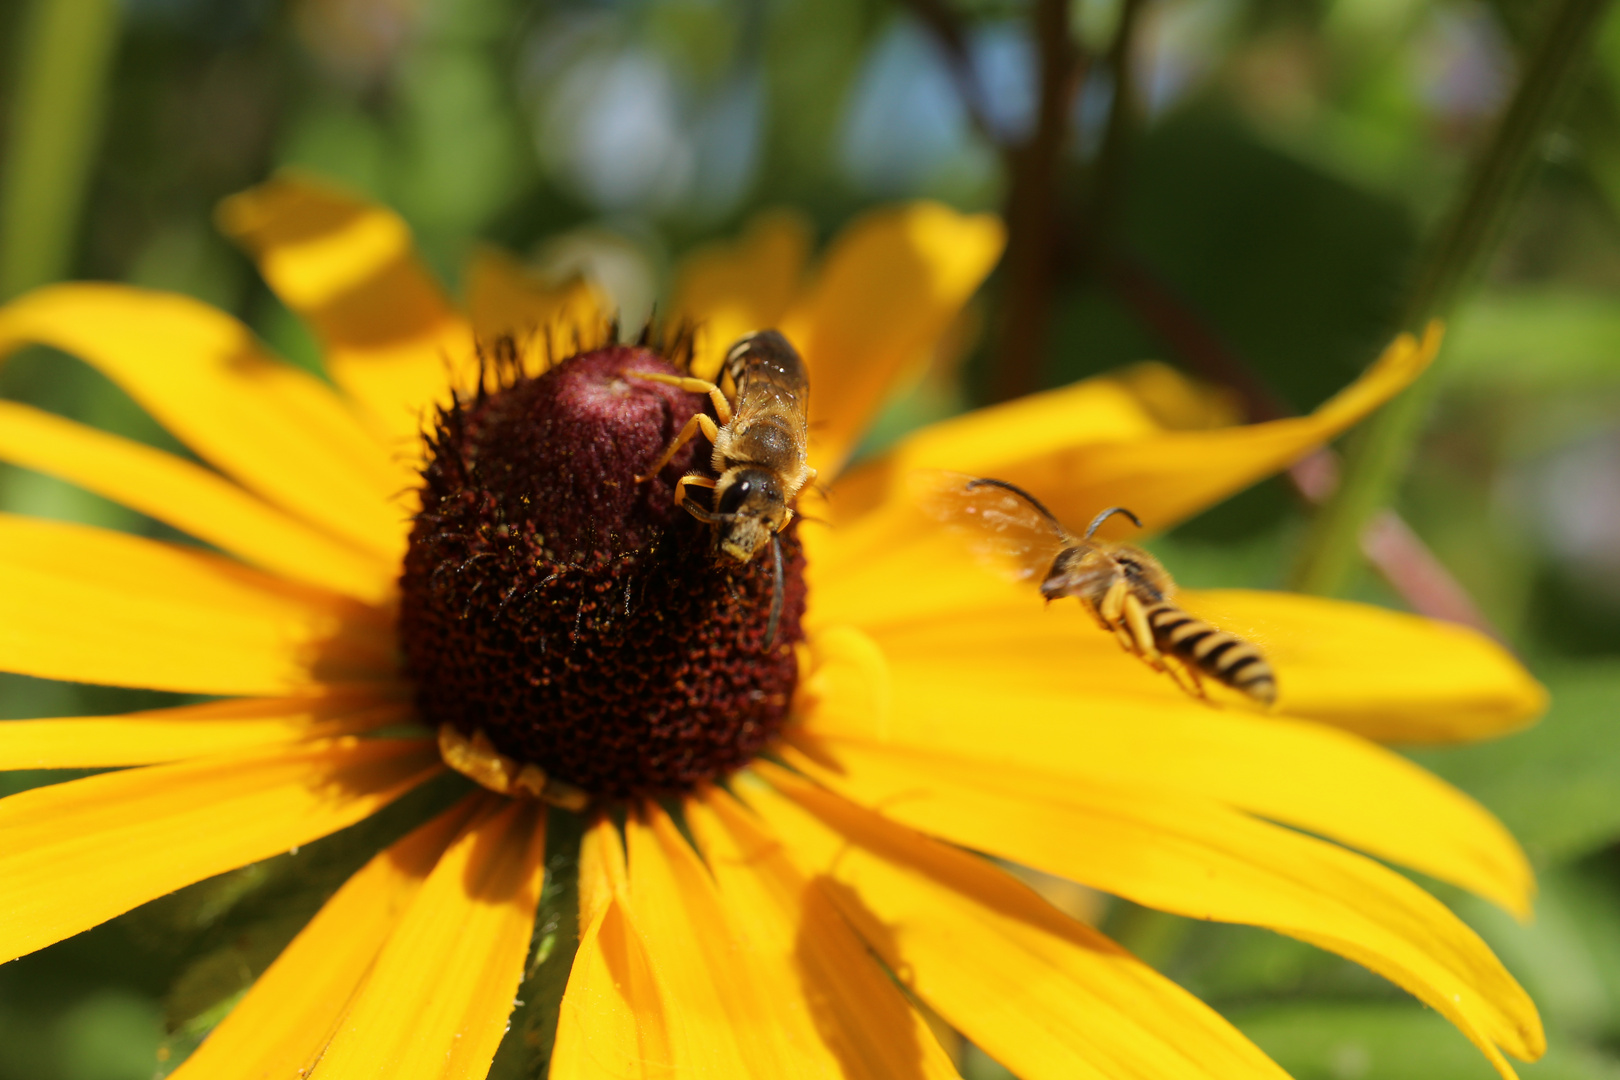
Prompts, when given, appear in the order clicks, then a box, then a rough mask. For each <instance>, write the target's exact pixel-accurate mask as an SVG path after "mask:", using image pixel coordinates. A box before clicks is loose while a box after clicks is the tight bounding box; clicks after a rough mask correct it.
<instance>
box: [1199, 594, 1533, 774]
mask: <svg viewBox="0 0 1620 1080" xmlns="http://www.w3.org/2000/svg"><path fill="white" fill-rule="evenodd" d="M1180 600H1181V602H1182V603H1183V605H1184V606H1185V607H1186V608H1187V609H1188V610H1189V611H1193V612H1195V613H1197V614H1198V615H1199V616H1200V617H1202V618H1205V619H1208V620H1209V621H1211V622H1213V623H1214V624H1216V625H1217V626H1220V627H1222V628H1223V629H1227V630H1231V631H1232V632H1233V633H1237V634H1242V635H1243V636H1245V637H1248V638H1251V639H1252V640H1253V641H1255V642H1256V643H1258V644H1259V645H1261V647H1262V648H1264V649H1265V650H1266V655H1267V656H1268V657H1270V658H1271V660H1272V662H1273V664H1274V665H1275V666H1276V667H1277V670H1278V686H1279V688H1280V689H1279V693H1280V694H1281V701H1282V704H1283V707H1284V708H1285V709H1286V710H1287V712H1289V713H1290V714H1291V715H1294V716H1307V717H1311V718H1312V719H1316V720H1322V721H1325V722H1326V723H1330V724H1334V725H1336V726H1338V727H1342V728H1345V729H1347V730H1350V731H1354V732H1356V733H1358V734H1360V735H1365V736H1367V737H1368V738H1371V739H1379V740H1382V741H1386V742H1461V741H1467V740H1471V739H1480V738H1486V737H1488V736H1492V735H1500V734H1502V733H1503V732H1507V731H1511V730H1513V729H1515V728H1518V727H1522V726H1523V725H1525V724H1526V723H1528V722H1529V721H1531V720H1533V719H1535V718H1536V717H1537V716H1539V715H1541V714H1542V713H1543V712H1544V711H1546V708H1547V692H1546V691H1545V690H1544V689H1543V688H1542V687H1541V685H1540V684H1539V683H1537V682H1536V680H1535V679H1533V678H1532V677H1531V676H1530V674H1529V672H1527V671H1525V669H1524V667H1523V665H1521V664H1520V663H1519V662H1518V661H1517V660H1515V659H1514V658H1513V656H1512V654H1510V653H1509V652H1508V651H1507V650H1506V649H1504V648H1502V647H1501V646H1500V645H1498V644H1497V643H1496V642H1494V641H1492V640H1490V639H1489V638H1487V637H1485V636H1484V635H1483V634H1480V633H1478V632H1476V631H1474V630H1470V629H1468V628H1467V627H1463V626H1457V625H1454V624H1452V623H1445V622H1438V621H1436V620H1433V619H1424V618H1420V617H1418V616H1416V615H1406V614H1403V613H1401V612H1397V611H1388V610H1386V609H1384V608H1380V607H1373V606H1371V605H1368V604H1353V603H1349V602H1347V601H1342V600H1326V599H1322V598H1320V597H1313V596H1300V595H1297V594H1293V593H1267V592H1247V591H1240V590H1222V591H1208V592H1186V593H1183V594H1182V595H1181V597H1180Z"/></svg>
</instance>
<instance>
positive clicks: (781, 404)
mask: <svg viewBox="0 0 1620 1080" xmlns="http://www.w3.org/2000/svg"><path fill="white" fill-rule="evenodd" d="M725 371H726V374H728V375H730V376H731V381H732V384H733V385H734V386H735V387H736V393H737V399H736V403H735V405H733V404H732V402H731V401H729V400H727V398H726V395H725V393H724V391H722V390H721V389H720V387H718V386H716V385H715V384H714V383H712V382H709V381H707V380H706V379H698V378H692V377H689V376H680V375H664V374H661V373H657V372H642V371H635V372H630V374H631V375H633V376H635V377H636V378H638V379H646V380H648V381H650V382H660V383H667V384H669V385H671V386H677V387H680V388H681V389H682V390H685V391H687V392H688V393H693V394H707V395H709V400H710V401H711V402H713V404H714V412H715V416H717V417H718V418H719V421H720V422H719V424H716V423H715V421H714V420H712V419H710V418H709V417H708V416H707V415H706V414H704V413H698V414H696V415H694V416H693V417H692V419H691V420H689V421H687V423H686V426H685V427H683V428H682V429H681V431H680V434H678V435H676V436H675V438H674V440H673V441H672V442H671V443H670V444H669V446H668V447H667V448H665V450H664V453H663V454H662V456H660V457H659V459H658V461H657V462H656V463H655V464H654V465H653V466H652V468H650V469H648V470H647V473H646V475H645V476H642V477H639V478H638V479H640V480H646V479H647V478H648V477H652V476H657V475H658V473H659V472H660V471H661V470H662V469H663V468H664V466H665V465H668V464H669V462H670V459H671V458H673V457H674V456H675V454H676V452H677V451H679V450H680V448H681V447H683V446H685V445H686V444H687V443H688V442H690V441H691V440H692V438H693V436H694V435H696V434H697V433H698V431H700V430H701V431H702V432H703V434H704V436H705V437H706V438H707V439H708V440H709V442H710V443H712V444H713V445H714V455H713V458H712V462H711V464H712V467H713V469H714V471H715V472H716V473H717V474H718V478H716V479H710V478H709V477H706V476H697V475H690V476H683V477H681V478H680V480H678V481H676V484H675V502H676V503H677V504H678V505H679V506H681V507H683V508H684V509H685V510H686V512H687V513H689V514H691V515H692V516H693V517H695V518H697V519H698V520H699V521H702V522H706V523H707V524H710V525H714V526H717V527H718V529H719V540H720V550H721V551H723V552H725V553H726V554H727V555H729V556H731V557H732V558H733V559H736V560H737V561H738V562H743V563H745V562H748V561H749V560H751V559H753V557H754V556H755V555H757V554H759V550H760V549H761V548H763V547H764V546H765V545H766V543H770V544H771V551H772V555H773V558H774V559H775V563H776V566H775V572H776V582H777V588H776V591H775V594H774V596H773V599H772V605H771V628H770V634H769V636H770V638H771V639H772V640H774V639H775V633H776V620H777V615H778V610H777V609H778V606H779V605H780V603H781V592H782V590H781V578H782V549H781V546H780V545H779V544H778V543H777V542H776V535H777V534H778V533H780V532H781V531H782V530H783V529H785V528H787V526H788V523H789V522H790V521H792V520H793V509H792V507H791V506H790V505H789V504H790V503H791V502H792V501H793V499H794V498H795V497H796V496H797V495H798V494H799V491H800V490H801V489H803V487H804V486H805V485H806V484H808V483H810V482H811V481H812V480H814V479H815V478H816V470H815V469H812V468H811V467H810V465H809V463H808V462H807V460H806V458H807V454H808V445H809V420H808V415H809V407H810V377H809V375H808V374H807V373H806V371H805V368H804V361H802V360H801V359H800V358H799V354H798V352H797V351H796V350H795V349H794V348H793V346H792V345H790V344H789V343H788V340H787V338H785V337H783V336H782V335H781V334H780V333H778V332H777V331H775V330H760V331H758V332H756V333H752V334H749V335H748V336H746V337H744V338H742V339H741V340H740V341H738V342H737V343H736V344H735V345H733V346H732V347H731V350H730V351H729V352H727V353H726V362H725ZM692 487H706V488H712V489H713V491H714V500H713V503H712V508H711V507H705V506H702V505H700V504H698V503H696V502H694V501H692V499H691V498H690V497H689V495H688V492H687V489H688V488H692Z"/></svg>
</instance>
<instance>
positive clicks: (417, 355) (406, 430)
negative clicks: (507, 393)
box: [218, 172, 475, 447]
mask: <svg viewBox="0 0 1620 1080" xmlns="http://www.w3.org/2000/svg"><path fill="white" fill-rule="evenodd" d="M218 219H219V224H220V228H221V229H222V230H223V231H224V232H225V233H226V235H228V236H230V237H231V238H232V239H233V240H235V241H236V242H237V243H238V244H240V245H241V246H242V247H244V248H245V249H247V251H248V253H249V254H251V255H252V256H253V257H254V258H255V259H256V260H258V263H259V272H260V273H261V274H263V275H264V280H265V281H266V282H267V283H268V284H269V286H270V288H272V289H274V290H275V292H276V295H277V296H279V297H281V300H282V302H283V303H285V304H286V305H287V306H288V307H289V308H291V309H292V310H293V311H295V312H297V313H298V314H299V315H301V316H303V317H304V318H305V319H307V320H308V321H309V323H310V325H311V326H312V327H313V328H314V330H315V333H316V336H317V337H318V338H319V339H320V341H321V344H322V345H323V346H324V347H325V351H326V367H327V370H328V371H330V372H331V373H332V377H333V378H334V379H336V380H337V382H338V385H340V386H342V387H343V388H344V389H345V390H347V391H348V392H349V394H350V395H351V396H352V397H353V398H354V399H355V400H356V401H358V402H360V403H361V404H362V405H363V406H364V407H365V408H366V409H367V411H368V412H369V413H370V415H371V416H372V418H373V419H374V420H376V421H377V423H378V424H380V425H381V430H382V431H383V432H384V433H386V435H387V436H389V437H390V438H391V439H393V440H394V441H395V442H396V443H397V444H398V445H399V446H401V447H408V446H410V445H413V444H414V441H415V437H416V435H417V432H418V430H419V428H420V425H421V422H422V418H423V416H424V414H425V410H426V409H427V408H428V407H429V406H430V405H432V404H433V403H435V402H437V401H440V400H442V399H443V398H444V397H445V394H446V391H447V390H448V388H449V387H450V385H452V383H453V382H457V380H458V379H459V378H464V377H465V373H466V372H468V371H471V370H475V366H474V355H473V348H472V334H471V332H470V331H469V329H468V327H467V324H466V323H465V321H463V320H462V319H461V317H460V316H459V315H458V314H456V312H455V311H454V309H452V308H451V306H450V304H449V302H448V301H447V300H446V299H445V297H444V294H443V292H442V291H441V290H440V288H439V285H438V283H437V282H435V281H434V280H433V277H432V275H431V274H429V273H428V270H427V267H425V266H423V265H422V260H421V259H420V258H418V256H417V254H416V250H415V247H414V246H413V244H412V242H411V233H410V228H409V227H408V226H407V225H406V224H405V222H404V220H403V219H401V218H400V216H399V215H398V214H395V213H394V212H393V211H391V210H387V209H384V208H383V207H380V206H375V205H373V204H371V203H368V202H365V201H364V200H362V199H359V198H356V197H354V196H352V195H350V194H348V193H347V192H344V191H340V190H338V189H337V188H335V187H332V186H330V185H328V184H325V183H323V182H321V181H319V180H316V179H314V178H313V177H310V176H307V175H302V174H299V173H294V172H284V173H282V174H281V175H280V176H278V177H276V178H275V179H274V180H271V181H269V182H268V183H264V184H260V185H259V186H258V187H255V188H250V189H249V190H247V191H244V192H242V193H241V194H239V195H234V196H232V197H231V198H229V199H226V200H225V201H224V202H223V203H221V204H220V207H219V214H218ZM457 384H458V385H459V382H457Z"/></svg>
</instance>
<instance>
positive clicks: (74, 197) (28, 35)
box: [0, 0, 119, 299]
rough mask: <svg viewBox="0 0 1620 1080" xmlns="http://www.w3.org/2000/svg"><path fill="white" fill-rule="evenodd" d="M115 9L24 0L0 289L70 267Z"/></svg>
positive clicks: (0, 237)
mask: <svg viewBox="0 0 1620 1080" xmlns="http://www.w3.org/2000/svg"><path fill="white" fill-rule="evenodd" d="M118 13H119V3H118V0H34V2H33V4H32V6H31V7H30V9H29V11H28V13H27V14H26V16H25V17H24V20H23V30H22V33H21V34H20V35H19V40H18V41H17V42H16V43H15V44H16V47H17V52H16V54H15V56H16V62H17V71H18V78H17V83H16V85H15V88H14V97H13V105H12V111H11V117H10V125H9V127H10V133H9V137H8V138H7V140H6V147H5V153H4V155H3V157H0V160H3V161H4V163H5V164H4V175H3V176H0V184H3V192H0V299H6V298H9V297H12V296H14V295H16V294H17V293H19V292H22V291H23V290H25V289H29V288H32V287H34V286H35V285H41V284H44V283H45V282H48V281H54V280H57V279H58V278H61V277H64V276H65V275H66V274H67V273H68V271H69V270H70V269H71V266H72V258H73V245H74V240H75V237H76V235H77V232H78V221H79V213H80V208H81V206H82V205H83V202H84V193H85V188H86V186H87V184H88V181H89V176H90V169H91V166H92V164H93V162H94V158H95V148H96V143H97V141H98V136H99V134H100V129H101V111H102V102H103V98H104V90H105V87H106V82H107V74H108V69H109V67H110V64H111V60H112V54H113V47H114V45H115V44H116V42H117V38H118Z"/></svg>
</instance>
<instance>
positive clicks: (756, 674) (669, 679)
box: [400, 346, 805, 798]
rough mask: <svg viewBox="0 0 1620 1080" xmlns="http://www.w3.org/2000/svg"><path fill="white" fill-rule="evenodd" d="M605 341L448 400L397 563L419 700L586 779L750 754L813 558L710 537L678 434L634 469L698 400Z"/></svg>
mask: <svg viewBox="0 0 1620 1080" xmlns="http://www.w3.org/2000/svg"><path fill="white" fill-rule="evenodd" d="M675 370H676V369H675V368H674V366H673V365H671V364H670V363H669V362H668V361H667V360H666V359H664V358H663V357H662V356H660V355H658V354H657V353H656V352H654V351H652V350H650V349H647V348H643V347H639V346H614V347H609V348H604V349H598V350H595V351H591V352H587V353H583V354H581V355H579V356H575V357H573V358H571V359H568V360H565V361H563V362H562V363H560V364H557V365H556V366H554V367H552V368H551V369H550V370H548V371H546V372H544V373H543V374H541V375H539V376H535V377H529V376H516V377H510V378H505V379H500V380H498V381H499V382H500V383H501V385H500V386H498V387H497V388H496V389H493V390H484V391H481V392H479V393H478V394H477V395H476V396H475V397H473V398H472V399H471V400H470V401H466V402H458V403H456V404H455V405H453V406H451V407H449V408H447V409H445V410H443V411H442V412H441V413H440V415H439V418H438V423H437V427H436V431H435V432H434V434H433V435H432V436H431V437H430V439H429V449H430V458H429V461H428V462H427V464H426V466H425V468H424V470H423V474H422V475H423V485H422V509H421V511H420V513H419V515H418V517H417V520H416V522H415V525H414V527H413V529H412V531H411V538H410V548H409V552H408V554H407V555H406V558H405V571H404V574H403V577H402V579H401V591H402V600H401V609H400V627H401V635H400V636H401V643H402V646H403V649H404V653H405V659H406V665H407V670H408V672H409V674H410V676H411V679H412V681H413V684H414V686H415V693H416V699H417V703H418V706H419V708H420V709H421V711H422V714H423V717H424V719H425V720H427V721H428V722H429V723H430V724H433V725H435V726H437V725H441V724H449V725H451V726H453V727H454V728H455V729H456V730H457V731H459V732H461V733H462V734H463V735H466V736H468V737H473V736H475V735H477V734H479V733H482V735H483V736H484V738H486V739H487V740H488V742H489V744H491V745H492V746H493V747H494V749H495V750H497V751H498V752H499V753H501V754H504V755H506V756H508V757H510V758H511V759H513V760H514V761H516V762H519V763H524V764H533V765H536V766H538V767H539V768H540V769H542V770H544V772H545V773H546V775H547V776H549V777H552V778H554V779H557V780H561V781H563V782H565V783H567V784H570V785H573V786H575V787H578V788H581V789H583V790H584V791H585V792H587V793H588V794H590V795H593V796H598V797H604V798H623V797H627V796H631V795H638V794H653V793H661V792H675V791H684V790H689V789H691V788H692V787H694V786H695V785H697V784H699V783H701V782H703V781H705V780H709V779H713V778H714V777H716V776H719V775H723V774H724V773H726V772H729V771H730V770H732V769H735V768H737V767H738V766H740V765H742V764H744V763H746V762H747V761H749V760H750V759H751V758H752V757H753V756H754V755H755V754H756V753H757V752H758V751H759V750H760V749H761V747H763V746H764V745H765V743H766V742H768V741H769V740H770V739H771V738H772V737H773V736H774V735H775V734H776V732H777V731H778V730H779V729H780V727H781V725H782V722H783V720H784V719H785V718H786V716H787V710H788V703H789V701H790V699H791V698H792V695H793V689H794V684H795V681H796V679H797V673H798V668H797V661H796V658H795V654H794V649H793V646H794V644H795V643H796V642H797V641H799V640H800V638H801V637H802V634H801V631H800V626H799V622H800V617H801V615H802V613H803V610H804V601H805V589H804V582H803V570H804V557H803V554H802V551H801V549H800V545H799V543H798V540H797V538H796V535H795V532H794V530H793V529H791V528H790V529H789V530H788V531H787V532H785V533H784V534H783V536H782V538H781V539H782V544H783V557H784V569H785V574H784V580H783V585H782V589H783V594H782V615H781V621H780V625H779V626H778V627H777V630H776V634H775V638H774V640H771V638H770V626H769V622H770V610H771V602H772V595H773V590H774V588H775V581H774V575H773V570H772V561H771V559H770V558H768V557H761V558H757V559H755V560H753V561H751V562H749V563H747V564H738V563H737V562H736V561H735V560H733V559H728V558H725V557H724V556H722V555H720V554H719V553H718V552H717V551H716V550H715V547H714V539H713V536H712V535H711V531H710V529H709V527H707V526H705V525H703V524H701V523H699V522H698V521H696V520H694V519H693V518H692V517H691V516H690V515H689V514H687V513H685V512H684V511H683V510H681V509H680V508H678V507H676V506H675V505H674V502H673V491H674V483H675V481H676V480H677V479H679V477H680V476H681V475H682V474H683V473H685V472H688V471H694V470H695V471H704V470H703V468H702V467H703V466H704V465H706V458H707V454H706V453H705V450H706V447H703V446H701V445H700V444H699V445H689V446H687V447H684V448H682V450H681V452H680V453H678V454H677V455H676V456H675V458H674V460H673V461H671V462H670V464H669V466H668V467H666V468H665V469H664V470H663V472H662V473H660V474H659V475H658V476H655V477H651V478H648V479H647V480H646V481H644V482H640V481H638V480H637V476H638V475H639V474H640V473H641V472H642V471H643V470H645V469H647V468H648V467H649V466H651V465H652V464H653V463H654V462H656V461H657V459H658V456H659V453H660V452H661V451H662V450H663V448H664V447H665V446H666V445H667V444H668V443H669V441H670V440H671V439H672V438H673V437H674V435H675V434H676V432H678V431H679V430H680V428H681V426H682V425H684V424H685V423H686V421H687V420H688V419H690V418H691V416H692V415H693V414H694V413H695V412H697V411H699V410H700V409H701V408H702V407H703V406H704V404H705V401H704V399H703V398H702V397H701V396H698V395H694V394H688V393H684V392H682V391H680V390H677V389H675V388H673V387H670V386H665V385H661V384H657V383H653V382H649V381H647V380H644V379H639V378H636V377H635V375H633V374H632V373H633V372H660V373H674V372H675Z"/></svg>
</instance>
